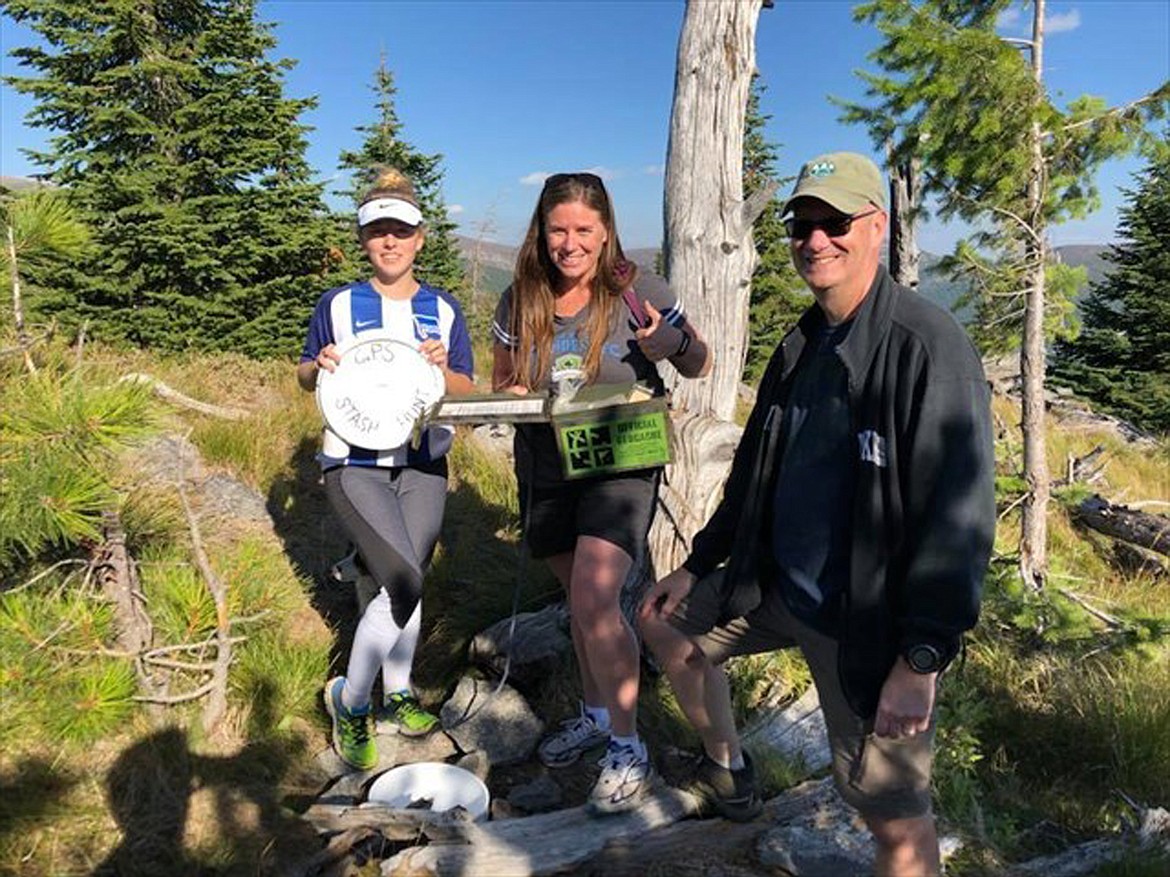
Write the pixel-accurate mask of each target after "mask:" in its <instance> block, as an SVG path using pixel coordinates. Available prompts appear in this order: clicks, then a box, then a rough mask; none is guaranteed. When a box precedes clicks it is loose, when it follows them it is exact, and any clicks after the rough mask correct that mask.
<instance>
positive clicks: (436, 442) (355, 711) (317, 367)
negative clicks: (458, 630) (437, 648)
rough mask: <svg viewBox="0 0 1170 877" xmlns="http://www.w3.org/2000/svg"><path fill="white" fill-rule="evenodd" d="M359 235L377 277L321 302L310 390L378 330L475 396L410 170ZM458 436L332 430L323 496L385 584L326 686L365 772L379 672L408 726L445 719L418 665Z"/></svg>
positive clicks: (464, 340)
mask: <svg viewBox="0 0 1170 877" xmlns="http://www.w3.org/2000/svg"><path fill="white" fill-rule="evenodd" d="M358 238H359V240H360V242H361V247H362V250H363V252H364V253H365V255H366V258H367V259H368V260H369V262H370V265H371V267H372V268H373V274H372V276H371V277H370V278H369V279H368V280H365V281H362V282H360V283H354V284H349V285H346V286H341V287H338V288H336V289H331V290H329V291H328V292H326V293H325V294H324V295H322V296H321V298H320V300H319V301H318V302H317V307H316V310H315V311H314V312H313V316H312V319H311V321H310V323H309V331H308V336H307V337H306V339H305V346H304V349H303V351H302V353H301V361H300V365H299V366H298V367H297V380H298V382H299V383H300V385H301V387H302V388H304V389H305V390H307V391H312V390H314V389H315V387H316V383H317V376H318V372H319V371H321V370H322V369H324V370H326V371H333V370H334V369H335V368H336V367H337V364H338V363H339V362H340V358H339V355H338V349H339V348H340V347H341V346H342V344H344V343H345V342H347V341H349V340H351V339H354V338H356V337H360V336H361V334H362V333H363V332H371V331H377V332H379V333H380V335H381V337H386V336H389V337H390V338H391V339H392V340H395V341H400V342H403V343H406V344H409V345H411V346H413V347H415V348H417V349H418V351H419V352H420V353H421V354H422V356H423V357H425V358H426V359H427V361H429V362H430V363H432V364H434V365H435V366H438V368H439V369H440V370H441V371H442V374H443V382H444V387H445V391H446V392H447V393H469V392H471V391H472V386H473V385H472V354H471V341H470V338H469V336H468V332H467V324H466V322H465V320H464V317H463V313H462V311H461V310H460V308H459V305H458V304H457V303H456V301H455V299H454V297H452V296H451V294H450V293H448V292H446V291H445V290H442V289H438V288H436V287H432V286H428V285H427V284H425V283H419V282H418V281H417V280H416V279H415V277H414V270H413V269H414V260H415V257H416V256H417V255H418V252H419V251H420V250H421V249H422V246H423V242H424V240H425V235H424V232H423V223H422V211H421V210H420V209H419V205H418V199H417V197H416V196H415V192H414V187H413V185H412V184H411V181H410V180H409V179H408V178H407V177H406V176H405V175H404V174H402V173H401V172H399V171H397V170H393V169H390V170H386V171H383V172H382V173H381V174H380V175H379V176H378V178H377V180H376V181H375V183H374V185H373V187H372V188H371V189H370V190H369V191H368V192H367V193H366V195H365V197H363V199H362V202H361V205H360V206H359V207H358ZM451 439H452V432H451V430H450V429H449V428H446V427H429V428H427V429H426V430H425V431H424V432H423V434H422V437H421V441H420V442H419V443H418V444H417V447H416V446H413V445H412V444H411V442H410V441H409V440H408V441H407V442H405V443H403V444H402V445H401V446H399V447H396V448H390V449H388V450H387V449H377V450H375V449H370V448H361V447H355V446H351V445H349V444H346V443H345V442H344V441H343V440H342V439H341V438H340V437H339V436H338V435H337V434H336V433H334V432H332V431H331V430H330V429H329V428H328V427H326V429H325V435H324V441H323V446H322V451H321V454H320V457H319V459H320V461H321V466H322V469H323V472H324V483H325V494H326V496H327V497H328V500H329V504H330V506H331V507H332V509H333V512H334V514H335V515H336V516H337V519H338V522H339V523H340V524H341V527H342V529H343V530H344V531H345V533H346V534H347V535H348V536H349V538H350V540H351V541H352V542H353V544H354V545H355V546H356V547H357V552H358V554H359V556H360V557H361V559H362V562H363V563H364V565H365V567H366V568H367V569H368V570H369V573H370V575H371V576H372V577H373V578H374V580H375V581H376V582H377V584H378V586H379V588H378V593H377V595H376V596H375V598H374V599H373V600H371V601H370V603H369V604H368V605H367V606H366V608H365V610H364V611H363V613H362V616H361V619H360V620H359V622H358V626H357V631H356V633H355V634H354V640H353V648H352V651H351V652H350V657H349V663H348V666H347V668H346V673H345V675H344V676H337V677H335V678H333V679H330V680H329V682H328V683H327V684H326V686H325V708H326V710H327V711H328V713H329V715H330V717H331V718H332V722H333V746H334V748H335V749H336V751H337V754H338V755H339V756H340V757H341V758H342V759H343V760H344V761H345V762H346V763H347V764H349V765H351V766H352V767H354V768H357V769H359V770H369V769H371V768H373V767H374V766H375V765H376V764H377V761H378V753H377V749H376V748H375V746H374V739H373V728H374V719H373V710H372V705H371V702H370V701H371V694H372V691H373V688H374V682H375V680H376V678H377V675H378V673H379V671H381V673H382V688H383V698H384V704H383V706H384V708H385V710H386V711H387V713H388V715H389V718H390V720H391V722H392V723H393V724H394V725H395V726H396V727H397V729H398V731H399V733H402V734H408V735H416V736H417V735H422V734H426V733H428V732H430V731H431V730H432V729H433V728H434V727H435V725H436V724H437V722H438V719H437V718H436V717H435V716H434V715H432V714H431V713H429V712H427V711H425V710H424V709H423V708H422V707H421V706H420V705H419V703H418V701H417V699H416V698H415V695H414V693H413V690H412V688H411V667H412V664H413V662H414V653H415V649H416V647H417V646H418V640H419V630H420V626H421V622H422V602H421V597H422V584H423V573H424V571H425V570H426V568H427V566H428V564H429V563H430V559H431V554H432V552H433V551H434V547H435V543H436V541H437V540H438V537H439V528H440V525H441V523H442V520H443V508H444V505H445V503H446V498H447V459H446V454H447V451H448V449H449V448H450V447H451Z"/></svg>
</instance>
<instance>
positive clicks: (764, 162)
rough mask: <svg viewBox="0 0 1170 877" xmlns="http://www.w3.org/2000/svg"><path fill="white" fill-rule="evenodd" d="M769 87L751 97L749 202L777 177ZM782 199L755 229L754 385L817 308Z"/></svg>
mask: <svg viewBox="0 0 1170 877" xmlns="http://www.w3.org/2000/svg"><path fill="white" fill-rule="evenodd" d="M766 89H767V86H765V85H764V84H763V83H762V82H761V81H760V78H759V76H755V77H753V79H752V87H751V91H750V92H749V93H748V100H747V108H746V115H745V117H744V135H743V194H744V198H745V199H747V198H750V197H751V195H752V194H753V193H754V192H757V191H759V190H760V189H763V188H764V187H765V186H767V185H769V184H770V183H772V182H773V181H774V180H775V178H776V152H777V147H776V145H775V144H773V143H770V142H769V141H768V140H767V139H766V138H765V137H764V126H765V125H766V124H767V121H768V119H770V118H771V116H767V115H764V114H762V113H761V112H760V97H761V96H762V95H763V93H764V91H765V90H766ZM781 204H782V201H781V200H780V199H779V198H777V197H773V198H771V199H769V201H768V203H767V205H766V206H765V207H764V211H763V213H761V214H760V217H759V218H758V219H757V220H756V222H755V224H754V225H753V226H752V239H753V241H754V243H755V247H756V254H757V255H758V257H759V259H758V261H757V262H756V268H755V271H754V272H753V273H752V296H751V306H750V307H751V310H750V312H749V329H748V332H749V335H748V349H747V362H746V363H745V365H744V378H745V380H747V381H749V382H751V383H754V382H755V381H756V380H758V379H759V377H760V375H762V374H763V371H764V367H765V366H766V365H767V364H768V360H769V359H770V358H771V356H772V353H773V352H774V351H775V349H776V346H777V345H778V344H779V343H780V339H781V338H783V337H784V334H785V333H786V332H787V331H788V330H789V329H791V328H792V326H793V325H794V324H795V323H796V321H797V320H798V319H799V318H800V315H801V314H802V313H803V312H804V310H805V309H806V308H807V307H808V306H809V305H810V304H812V297H811V296H810V295H809V293H808V290H807V288H806V287H805V285H804V282H803V281H802V280H801V279H800V275H798V274H797V273H796V269H795V268H794V267H793V265H792V257H791V255H790V253H789V251H788V234H787V232H786V231H785V229H784V225H783V223H782V222H781V221H780V207H781Z"/></svg>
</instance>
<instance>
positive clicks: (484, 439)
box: [471, 423, 516, 460]
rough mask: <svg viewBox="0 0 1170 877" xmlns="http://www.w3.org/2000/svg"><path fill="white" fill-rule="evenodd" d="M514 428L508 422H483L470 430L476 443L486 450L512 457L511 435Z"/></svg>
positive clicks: (508, 457)
mask: <svg viewBox="0 0 1170 877" xmlns="http://www.w3.org/2000/svg"><path fill="white" fill-rule="evenodd" d="M515 432H516V429H515V427H513V426H512V424H510V423H485V424H483V426H477V427H476V428H475V429H473V430H472V431H471V434H472V436H473V437H474V438H475V441H476V443H477V444H479V445H480V446H481V447H483V448H484V449H485V450H487V451H491V452H493V453H496V454H499V455H500V456H501V457H506V458H507V459H509V460H511V459H512V436H513V435H514V434H515Z"/></svg>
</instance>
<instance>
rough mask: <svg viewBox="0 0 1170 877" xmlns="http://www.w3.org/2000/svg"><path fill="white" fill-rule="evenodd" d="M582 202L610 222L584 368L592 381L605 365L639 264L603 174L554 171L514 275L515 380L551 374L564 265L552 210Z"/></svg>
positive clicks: (528, 382)
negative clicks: (629, 254)
mask: <svg viewBox="0 0 1170 877" xmlns="http://www.w3.org/2000/svg"><path fill="white" fill-rule="evenodd" d="M578 202H579V203H581V204H584V205H585V206H586V207H589V208H591V209H593V210H596V211H597V213H598V214H599V215H600V216H601V221H602V223H603V224H604V226H605V231H606V241H605V244H604V245H603V246H602V248H601V253H600V255H599V257H598V263H597V273H596V274H595V275H594V277H593V279H592V281H590V285H591V290H590V292H591V295H590V303H589V315H588V318H587V319H586V321H585V327H584V329H585V334H586V338H587V347H586V354H585V362H584V368H585V373H586V375H587V376H588V379H589V380H590V381H592V380H593V379H594V378H595V377H596V376H597V372H598V369H599V368H600V367H601V355H602V351H603V349H604V347H605V339H606V336H608V335H609V333H610V331H611V329H612V328H613V326H614V324H615V320H616V319H617V316H618V314H619V313H620V308H621V306H622V302H621V301H620V299H621V295H622V291H623V290H625V289H627V288H628V287H629V286H630V285H631V284H633V282H634V278H635V277H636V276H637V267H636V266H635V265H634V263H633V262H630V261H629V260H627V259H626V256H625V252H624V251H623V250H622V244H621V240H620V239H619V238H618V233H617V223H616V221H615V219H614V211H613V204H612V202H611V201H610V199H609V193H608V192H606V190H605V184H604V183H603V182H602V181H601V178H600V177H598V176H597V175H595V174H590V173H572V174H553V175H552V176H551V177H549V178H548V179H547V180H545V183H544V188H543V189H542V190H541V193H540V199H539V200H538V201H537V202H536V209H535V210H533V212H532V220H531V221H530V222H529V223H528V232H527V234H526V235H525V236H524V243H523V244H521V246H520V252H519V253H518V254H517V256H516V271H515V273H514V275H513V279H512V314H511V325H510V326H509V333H510V334H511V335H512V337H514V338H516V339H517V346H516V354H515V355H514V356H513V357H512V365H513V368H514V370H515V373H514V374H513V375H511V381H512V383H517V384H523V385H524V386H526V387H528V388H529V389H533V388H535V387H536V385H537V384H538V383H539V382H540V381H541V379H542V378H543V377H544V376H546V375H547V374H548V372H549V368H550V360H551V358H552V339H553V335H554V334H555V332H554V327H553V317H554V313H555V306H556V295H555V292H554V289H555V286H556V282H557V280H558V278H559V277H560V270H559V269H558V268H557V267H556V265H555V264H553V261H552V259H551V258H550V257H549V254H548V246H547V244H546V242H545V233H546V228H547V220H548V215H549V213H550V212H552V210H553V208H555V207H557V206H558V205H560V204H573V203H578Z"/></svg>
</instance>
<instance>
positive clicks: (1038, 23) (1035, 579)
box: [1020, 0, 1050, 589]
mask: <svg viewBox="0 0 1170 877" xmlns="http://www.w3.org/2000/svg"><path fill="white" fill-rule="evenodd" d="M1044 5H1045V4H1044V0H1036V3H1035V4H1034V6H1033V16H1034V17H1033V20H1032V70H1033V74H1034V75H1035V78H1036V84H1037V100H1039V99H1040V95H1042V94H1043V89H1042V86H1041V82H1042V79H1043V73H1044ZM1031 140H1032V143H1031V147H1032V172H1031V176H1030V178H1029V180H1028V225H1029V229H1028V230H1027V231H1028V233H1029V236H1028V238H1027V243H1026V245H1025V250H1024V255H1025V264H1026V265H1027V268H1026V274H1025V289H1026V290H1027V292H1026V301H1025V305H1024V337H1023V340H1022V342H1021V344H1020V387H1021V400H1022V422H1021V428H1022V430H1023V434H1024V480H1025V481H1026V482H1027V483H1028V495H1027V497H1026V498H1025V499H1024V505H1023V510H1022V511H1023V519H1022V522H1021V526H1020V575H1021V577H1022V578H1023V580H1024V584H1025V585H1027V586H1030V587H1032V588H1036V589H1040V588H1042V587H1044V577H1045V575H1046V574H1047V571H1048V499H1049V491H1050V483H1049V482H1050V478H1049V475H1048V452H1047V448H1046V446H1045V438H1046V435H1045V433H1046V429H1045V423H1044V420H1045V418H1044V372H1045V362H1044V263H1045V255H1046V250H1047V244H1046V242H1045V239H1044V232H1045V228H1044V218H1043V211H1044V188H1045V179H1044V145H1043V142H1042V140H1041V131H1040V123H1039V121H1037V122H1034V123H1033V124H1032V135H1031Z"/></svg>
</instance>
